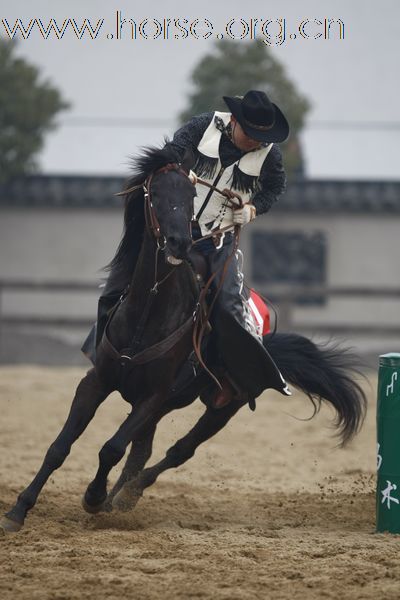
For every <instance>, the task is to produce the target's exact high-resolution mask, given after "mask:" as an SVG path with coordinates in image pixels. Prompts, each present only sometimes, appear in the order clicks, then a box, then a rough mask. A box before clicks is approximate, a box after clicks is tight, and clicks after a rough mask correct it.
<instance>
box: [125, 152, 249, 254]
mask: <svg viewBox="0 0 400 600" xmlns="http://www.w3.org/2000/svg"><path fill="white" fill-rule="evenodd" d="M169 171H176V172H178V173H181V174H182V175H184V176H185V177H187V178H188V179H189V180H190V182H191V183H192V184H193V185H196V184H200V185H204V186H206V187H208V188H209V189H210V190H212V191H215V192H217V193H218V194H221V196H225V198H226V199H227V200H228V201H229V202H230V204H231V208H233V209H235V208H242V207H243V200H242V198H241V196H240V194H238V193H236V192H233V191H229V190H220V189H219V188H218V187H216V186H215V185H212V184H211V183H208V181H204V179H200V178H199V177H197V175H196V174H195V173H193V171H190V172H189V173H188V172H187V171H185V169H183V168H182V165H181V164H180V163H168V164H167V165H165V166H164V167H161V168H160V169H158V170H157V171H154V172H153V173H151V174H150V175H149V176H148V177H147V179H146V180H145V181H144V182H143V183H139V184H138V185H134V186H132V187H130V188H128V189H126V190H123V191H122V192H118V193H117V194H115V195H116V196H127V195H128V194H130V193H131V192H134V191H135V190H139V189H143V191H144V202H145V210H144V214H145V222H146V229H147V231H148V232H149V233H150V234H151V235H152V236H153V237H154V239H155V240H156V242H157V247H158V248H160V250H164V249H165V247H166V240H165V237H164V236H163V235H162V233H161V228H160V224H159V222H158V219H157V215H156V212H155V210H154V206H153V202H152V195H151V183H152V181H153V178H154V176H155V175H158V174H159V173H167V172H169ZM234 198H235V199H236V200H237V201H238V202H234V201H233V199H234ZM194 222H196V219H195V214H194V206H192V219H191V223H194ZM229 229H232V225H226V226H225V227H220V228H217V229H214V230H213V231H212V232H210V233H208V234H206V235H204V236H202V237H201V238H199V239H197V240H195V241H194V242H193V245H195V244H198V243H199V242H201V241H202V240H205V239H207V238H210V237H215V236H218V235H220V234H223V233H225V232H226V231H228V230H229ZM239 230H240V228H239V229H238V230H237V231H239Z"/></svg>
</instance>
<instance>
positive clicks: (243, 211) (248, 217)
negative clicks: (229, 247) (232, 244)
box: [233, 204, 256, 225]
mask: <svg viewBox="0 0 400 600" xmlns="http://www.w3.org/2000/svg"><path fill="white" fill-rule="evenodd" d="M255 218H256V207H255V206H253V205H252V204H245V205H244V206H243V208H236V209H235V210H234V211H233V222H234V224H235V225H247V223H250V221H252V220H253V219H255Z"/></svg>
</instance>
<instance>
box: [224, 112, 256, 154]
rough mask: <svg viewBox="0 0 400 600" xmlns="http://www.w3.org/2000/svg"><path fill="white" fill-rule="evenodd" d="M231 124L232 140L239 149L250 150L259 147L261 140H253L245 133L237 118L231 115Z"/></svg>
mask: <svg viewBox="0 0 400 600" xmlns="http://www.w3.org/2000/svg"><path fill="white" fill-rule="evenodd" d="M231 126H232V142H233V143H234V144H235V146H236V147H237V148H239V150H243V151H244V152H250V151H251V150H257V149H258V148H261V142H258V141H257V140H253V139H252V138H251V137H249V136H248V135H246V134H245V132H244V131H243V129H242V127H241V126H240V123H239V122H238V121H237V119H236V118H235V117H234V116H233V115H232V117H231Z"/></svg>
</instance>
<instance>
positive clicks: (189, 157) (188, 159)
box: [181, 148, 195, 174]
mask: <svg viewBox="0 0 400 600" xmlns="http://www.w3.org/2000/svg"><path fill="white" fill-rule="evenodd" d="M194 163H195V157H194V152H193V150H192V149H191V148H185V154H184V155H183V158H182V162H181V165H182V169H183V170H184V171H186V173H188V174H189V172H190V170H191V169H192V167H193V166H194Z"/></svg>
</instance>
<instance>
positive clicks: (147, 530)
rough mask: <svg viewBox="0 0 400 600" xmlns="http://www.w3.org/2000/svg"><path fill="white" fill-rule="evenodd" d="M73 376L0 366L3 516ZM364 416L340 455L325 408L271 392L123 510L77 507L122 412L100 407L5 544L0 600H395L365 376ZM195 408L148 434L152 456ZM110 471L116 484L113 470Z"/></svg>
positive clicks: (398, 591) (58, 415) (55, 420)
mask: <svg viewBox="0 0 400 600" xmlns="http://www.w3.org/2000/svg"><path fill="white" fill-rule="evenodd" d="M82 374H83V371H82V370H80V369H71V368H68V369H67V368H63V369H58V368H42V367H31V366H27V367H20V366H19V367H2V368H0V411H1V412H0V414H1V417H0V444H1V446H0V447H1V453H0V466H1V468H0V473H1V478H0V510H1V511H2V512H4V511H5V510H6V509H8V508H9V507H10V506H11V504H12V503H13V502H14V500H15V496H16V494H17V493H18V492H19V491H21V489H22V488H23V487H24V486H25V485H26V484H27V483H28V482H29V481H30V479H31V478H32V476H33V475H34V473H35V472H36V470H37V468H38V467H39V465H40V463H41V461H42V458H43V455H44V452H45V451H46V449H47V447H48V445H49V444H50V443H51V442H52V441H53V439H54V437H55V436H56V434H57V433H58V431H59V429H60V427H61V426H62V424H63V422H64V420H65V417H66V414H67V411H68V409H69V405H70V402H71V399H72V397H73V393H74V390H75V387H76V385H77V383H78V381H79V379H80V377H81V376H82ZM367 392H368V396H369V398H370V407H369V415H368V418H367V421H366V424H365V426H364V428H363V431H362V433H361V434H360V435H359V436H358V437H357V438H356V440H355V441H354V442H353V443H352V444H351V445H350V446H349V447H348V448H347V449H346V450H341V449H338V448H335V444H336V441H335V439H334V438H333V437H332V430H331V429H330V428H329V424H330V422H331V418H332V412H331V410H330V409H325V410H322V411H321V413H320V414H319V415H318V416H317V417H316V418H315V419H313V420H312V421H308V422H304V421H300V420H298V419H296V418H295V417H297V418H306V417H308V416H309V415H310V414H311V405H310V404H309V402H308V400H307V399H306V398H305V397H304V396H302V395H301V394H299V393H296V394H295V395H294V397H293V398H292V399H288V398H284V397H282V396H280V395H279V394H275V393H271V392H268V393H266V394H264V396H263V397H262V398H260V399H259V400H258V407H257V411H256V412H255V413H251V412H250V411H249V410H248V409H247V408H244V409H242V411H241V412H240V413H239V414H238V415H237V416H236V417H235V418H234V419H233V420H232V421H231V423H230V424H229V425H228V426H227V427H226V428H225V429H224V430H223V431H222V432H221V433H220V434H219V435H218V436H216V437H215V438H213V439H212V440H210V441H209V442H207V443H206V444H204V445H203V446H201V448H200V449H199V450H198V452H197V453H196V455H195V457H194V458H193V459H191V460H190V461H189V462H188V463H186V465H184V466H183V467H180V468H179V469H177V470H173V471H168V472H167V473H165V474H164V475H163V476H161V478H160V479H159V480H158V482H157V483H156V484H155V485H154V486H153V487H152V488H150V489H148V490H147V491H146V492H145V495H144V497H143V498H142V499H141V501H140V502H139V504H138V505H137V507H136V509H135V510H134V511H133V512H131V513H128V514H122V513H119V514H118V513H112V514H106V515H97V516H91V515H87V514H86V513H85V512H84V511H83V509H82V508H81V505H80V501H81V496H82V493H83V492H84V490H85V488H86V486H87V484H88V482H89V481H90V480H91V479H92V477H93V475H94V473H95V470H96V468H97V453H98V450H99V449H100V447H101V445H102V444H103V443H104V441H106V440H107V439H108V438H109V437H110V436H111V435H112V434H113V433H114V431H115V430H116V429H117V427H118V426H119V424H120V422H121V421H122V419H123V418H124V416H125V415H126V413H127V410H128V406H127V405H126V404H125V403H124V402H123V401H122V400H121V399H120V397H119V396H118V395H117V394H114V395H113V396H111V397H110V398H109V399H108V400H107V401H106V402H105V404H104V405H103V406H102V407H101V408H100V410H99V412H98V413H97V415H96V417H95V420H94V421H93V422H92V424H91V425H90V426H89V429H88V430H87V431H86V432H85V434H84V435H83V436H82V438H81V439H80V440H79V441H78V442H77V443H76V444H75V446H74V447H73V450H72V452H71V455H70V457H69V458H68V459H67V461H66V463H65V464H64V466H63V467H62V468H61V469H60V470H59V471H58V472H56V473H55V474H54V476H53V477H52V478H51V479H50V481H49V483H48V484H47V486H46V487H45V488H44V491H43V493H42V495H41V496H40V498H39V501H38V504H37V506H36V508H35V509H34V510H33V511H32V513H31V514H30V516H29V517H28V519H27V521H26V525H25V528H24V529H23V530H22V531H21V532H20V533H18V534H14V535H4V536H1V537H0V565H1V568H0V598H1V599H2V600H8V599H11V598H13V599H15V598H18V599H28V598H29V599H36V598H37V599H40V600H47V599H60V600H61V599H75V598H92V599H93V598H94V599H96V600H103V599H106V598H107V599H114V598H135V599H136V598H140V599H143V600H145V599H158V598H167V599H169V598H182V599H184V598H204V599H208V598H210V599H211V598H212V599H213V600H222V599H224V600H225V599H226V600H235V599H249V600H250V599H251V600H254V599H265V598H274V599H278V600H279V599H282V600H283V599H289V598H290V599H291V600H292V599H293V598H301V599H303V598H304V599H307V600H308V599H320V598H332V599H333V598H335V599H336V598H349V599H350V598H351V599H356V598H358V599H369V598H371V599H372V598H374V599H375V598H379V599H389V598H390V599H398V598H400V552H399V551H400V538H399V537H398V536H389V535H387V534H379V535H378V534H375V533H374V527H375V506H374V502H375V500H374V485H375V461H376V458H375V396H376V379H375V378H373V377H372V378H371V381H370V384H369V386H367ZM202 411H203V407H202V405H201V403H200V402H199V401H197V402H196V403H195V404H194V405H193V406H192V407H189V408H188V409H185V410H184V411H180V412H175V413H174V414H172V415H171V416H169V417H166V418H165V420H164V421H163V422H162V424H161V425H160V427H159V430H158V435H157V437H156V443H155V450H154V454H153V458H152V459H151V462H153V461H154V460H156V459H158V458H161V457H162V456H163V454H164V452H165V450H166V449H167V447H168V446H169V445H171V444H172V443H173V442H174V441H175V440H176V439H177V438H178V437H180V436H181V435H182V434H184V433H186V431H187V430H188V429H189V427H190V426H191V424H192V423H194V421H195V420H196V419H197V417H198V416H199V415H200V414H201V412H202ZM117 472H119V471H116V472H115V473H112V481H114V480H115V477H116V473H117Z"/></svg>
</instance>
